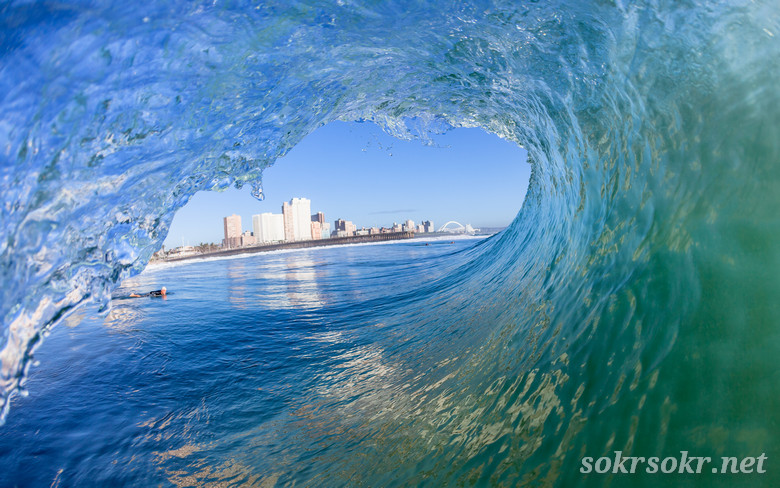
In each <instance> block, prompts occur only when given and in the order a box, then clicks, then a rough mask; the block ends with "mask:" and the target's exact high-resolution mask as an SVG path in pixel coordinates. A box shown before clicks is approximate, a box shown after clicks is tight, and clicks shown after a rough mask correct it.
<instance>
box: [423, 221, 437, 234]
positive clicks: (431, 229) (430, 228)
mask: <svg viewBox="0 0 780 488" xmlns="http://www.w3.org/2000/svg"><path fill="white" fill-rule="evenodd" d="M422 225H423V227H424V228H425V232H436V229H434V227H433V222H432V221H430V220H426V221H424V222H423V223H422Z"/></svg>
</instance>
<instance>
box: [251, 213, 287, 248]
mask: <svg viewBox="0 0 780 488" xmlns="http://www.w3.org/2000/svg"><path fill="white" fill-rule="evenodd" d="M252 228H253V230H254V232H255V242H257V243H258V244H260V243H271V242H281V241H283V240H284V216H283V215H282V214H273V213H270V212H266V213H262V214H260V215H253V216H252Z"/></svg>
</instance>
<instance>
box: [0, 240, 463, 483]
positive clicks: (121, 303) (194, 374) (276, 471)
mask: <svg viewBox="0 0 780 488" xmlns="http://www.w3.org/2000/svg"><path fill="white" fill-rule="evenodd" d="M467 245H468V244H466V243H464V244H463V246H464V247H465V246H467ZM425 249H426V250H425V252H427V253H429V254H428V259H430V260H431V261H435V260H436V259H437V257H438V254H437V250H436V249H434V246H430V247H429V248H425ZM413 250H415V249H414V248H413V247H412V246H410V245H409V244H405V243H398V244H394V245H387V246H373V247H364V248H361V247H357V248H354V249H337V248H334V249H321V250H317V251H316V252H315V251H308V250H307V251H298V252H289V253H276V254H267V255H262V256H261V255H256V256H251V257H246V258H243V259H229V260H222V261H212V262H201V263H182V264H181V265H180V266H169V267H165V268H160V269H157V270H154V269H153V270H148V271H147V272H145V273H144V274H142V275H140V276H137V277H135V278H133V279H130V280H128V281H127V282H126V283H124V284H123V286H122V289H120V290H118V291H117V293H116V295H115V296H116V297H117V298H115V299H114V300H113V302H112V309H111V311H110V313H109V314H108V315H107V316H106V317H105V318H100V317H98V316H97V315H96V314H94V311H87V310H85V311H84V312H85V313H84V317H86V318H85V319H84V322H82V323H81V324H80V326H79V327H75V328H73V329H68V328H61V329H57V330H64V331H66V332H67V333H66V334H65V335H64V336H63V335H62V334H60V335H59V337H57V334H56V332H57V330H55V334H53V336H52V337H50V338H49V340H48V341H47V342H46V344H45V346H46V347H44V348H42V349H43V351H42V353H41V356H42V359H45V360H44V361H41V363H42V366H41V367H40V368H39V369H38V368H34V371H33V374H32V375H31V378H30V383H31V385H30V387H31V389H33V390H34V391H35V395H34V396H31V397H30V398H29V399H25V401H30V402H31V403H30V404H27V405H25V406H23V408H20V409H16V410H14V412H26V413H27V416H22V415H19V414H16V415H12V416H11V418H10V423H9V424H8V425H7V426H6V427H5V428H4V429H0V469H1V471H0V472H2V473H4V475H6V474H7V476H8V477H10V478H11V479H13V480H20V479H25V480H28V481H30V483H28V485H30V486H49V485H51V484H52V482H53V480H56V483H59V484H60V485H61V486H95V485H97V486H158V485H160V484H161V483H162V484H163V485H173V486H182V487H183V486H213V487H217V486H269V487H270V486H293V485H299V486H344V485H349V484H350V480H354V479H358V478H359V477H360V476H361V474H362V473H365V472H369V471H370V470H371V469H374V466H375V465H376V462H377V457H376V456H377V455H378V456H380V457H386V458H389V457H390V456H394V455H396V456H403V455H404V454H403V453H408V452H409V451H408V448H409V446H412V445H417V443H418V442H423V440H422V439H430V435H429V434H426V433H425V432H424V431H425V429H429V430H430V426H431V425H432V423H433V422H434V420H435V418H439V419H440V418H444V417H445V416H446V415H450V416H452V415H455V413H453V412H452V411H450V410H451V409H452V405H453V404H452V402H449V401H448V397H444V396H441V395H443V392H445V391H446V390H448V389H449V393H447V394H448V395H451V394H452V393H451V391H452V384H451V383H452V379H451V378H452V376H451V375H450V376H448V374H449V373H450V371H447V369H448V368H450V369H451V368H452V367H453V365H452V364H450V363H447V362H441V361H439V359H435V360H434V361H433V362H432V364H433V366H435V368H433V370H431V368H430V367H429V366H430V365H429V364H428V363H427V362H426V361H428V360H429V359H430V358H431V356H430V355H426V356H424V357H423V356H420V358H419V359H416V356H415V354H416V353H413V354H399V347H404V348H406V349H407V352H410V351H412V350H413V349H409V347H410V346H411V345H412V343H413V342H414V341H415V339H414V338H415V337H416V336H418V335H419V337H420V341H419V342H418V343H419V345H420V348H421V350H422V349H424V348H427V347H428V344H427V341H426V340H424V339H425V338H426V337H427V334H425V333H424V332H419V333H418V332H415V331H416V330H418V329H419V328H420V327H426V325H425V323H424V322H423V321H422V320H421V319H422V318H423V317H426V316H427V317H428V318H427V319H425V320H430V319H431V317H436V314H435V313H434V314H432V315H431V314H426V315H422V314H419V313H413V311H411V310H410V309H409V308H410V307H412V308H413V309H415V310H419V309H418V307H419V303H418V302H417V301H415V300H410V299H409V297H411V296H412V295H411V294H410V289H411V288H412V287H413V286H416V284H417V283H419V282H421V281H424V280H425V279H431V278H430V277H431V276H436V275H437V272H436V267H435V266H432V265H430V264H426V263H425V262H422V261H421V262H420V263H417V262H416V261H415V265H414V266H412V265H410V266H399V264H398V263H404V262H408V261H409V259H410V256H413V255H414V254H415V253H413V252H411V251H413ZM426 273H427V274H426ZM161 286H166V287H167V288H168V289H169V291H170V292H171V294H170V295H169V297H168V299H167V300H160V299H154V298H149V297H143V298H136V299H129V298H122V297H126V296H127V295H129V293H130V292H131V291H140V292H144V291H149V290H153V289H158V288H160V287H161ZM399 297H402V298H399ZM403 297H407V298H406V299H404V298H403ZM405 303H406V304H407V305H404V304H405ZM450 303H454V302H453V301H450ZM409 304H411V305H409ZM423 307H424V309H426V310H427V308H428V305H423ZM79 318H80V314H79V313H76V314H73V315H72V318H69V320H70V321H69V322H68V324H69V325H73V324H75V321H77V320H78V319H79ZM71 321H72V322H71ZM47 348H48V349H49V353H48V356H49V357H46V354H47V353H46V350H47ZM52 356H53V357H52ZM444 357H445V358H451V357H452V355H449V354H446V355H444ZM440 359H444V358H440ZM416 362H421V364H423V365H424V368H420V367H419V365H418V364H416ZM421 371H425V373H421ZM439 380H441V381H439ZM443 381H449V382H450V383H447V384H445V383H442V382H443ZM437 382H438V383H437ZM431 385H434V387H431ZM429 387H431V388H432V389H431V388H429ZM437 398H438V399H440V401H439V400H437V403H436V405H437V406H438V407H439V408H437V409H434V410H431V409H429V408H428V407H426V406H425V404H426V402H430V401H433V400H435V399H437ZM442 409H443V410H442ZM426 419H427V420H426ZM412 423H418V424H420V425H423V426H427V427H425V428H424V429H422V430H423V431H421V433H419V434H415V439H410V438H408V437H405V436H404V435H402V434H400V433H399V432H400V431H398V427H399V426H402V425H411V424H412ZM21 432H26V433H29V432H35V433H36V434H35V435H34V436H28V437H25V436H22V435H19V433H21ZM426 436H427V437H426ZM366 439H373V441H371V442H369V443H368V444H365V442H366ZM399 442H400V443H401V444H399V445H401V446H406V447H402V448H400V450H397V449H396V448H391V447H389V446H396V445H397V444H398V443H399ZM41 446H45V447H46V449H47V450H46V451H45V453H43V454H40V452H41ZM358 451H359V453H358ZM336 465H339V466H341V467H340V468H339V469H338V470H333V469H332V467H333V466H336ZM63 466H66V468H65V469H64V470H62V471H61V472H60V471H59V470H60V469H61V468H62V467H63ZM30 473H34V474H33V475H30ZM0 484H1V483H0ZM380 485H381V483H380Z"/></svg>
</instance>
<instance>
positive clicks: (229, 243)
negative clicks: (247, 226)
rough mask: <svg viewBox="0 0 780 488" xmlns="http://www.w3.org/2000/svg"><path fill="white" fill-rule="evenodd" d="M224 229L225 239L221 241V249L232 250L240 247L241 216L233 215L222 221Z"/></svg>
mask: <svg viewBox="0 0 780 488" xmlns="http://www.w3.org/2000/svg"><path fill="white" fill-rule="evenodd" d="M222 221H223V224H224V227H225V238H224V239H222V247H224V248H226V249H233V248H236V247H241V216H240V215H236V214H233V215H231V216H229V217H225V218H224V219H222Z"/></svg>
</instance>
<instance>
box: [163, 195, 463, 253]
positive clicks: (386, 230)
mask: <svg viewBox="0 0 780 488" xmlns="http://www.w3.org/2000/svg"><path fill="white" fill-rule="evenodd" d="M311 209H312V207H311V200H309V199H308V198H305V197H293V198H292V199H290V201H289V202H288V201H284V202H282V205H281V210H282V213H281V214H273V213H270V212H265V213H262V214H256V215H252V230H247V231H244V230H242V229H243V225H242V219H241V216H240V215H238V214H235V213H233V214H231V215H228V216H226V217H223V218H222V222H223V229H224V236H223V238H222V242H221V243H220V244H216V243H205V242H204V243H199V244H213V245H217V246H219V247H221V248H222V249H237V248H243V247H250V246H262V245H269V244H279V243H283V242H287V243H289V242H300V241H308V240H320V239H329V238H331V237H352V236H361V235H375V234H390V233H398V232H412V233H420V234H423V233H433V232H436V228H435V227H434V223H433V222H432V221H430V220H426V221H422V222H420V223H419V225H417V224H415V222H414V221H413V220H411V219H407V220H406V221H405V222H403V223H402V224H399V223H397V222H393V224H392V225H391V226H385V225H382V226H381V227H378V226H373V227H369V228H366V227H361V228H359V229H358V227H357V226H356V225H355V224H354V223H353V222H352V221H349V220H344V219H342V218H338V219H336V220H335V221H334V222H333V231H332V232H331V230H330V229H331V227H330V223H329V222H327V221H326V218H325V214H324V213H323V212H319V211H318V212H317V213H315V214H312V213H311ZM472 230H473V229H472ZM192 248H193V246H191V245H181V246H173V247H170V248H169V250H170V249H172V250H175V251H177V252H189V251H190V250H191V249H192Z"/></svg>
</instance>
